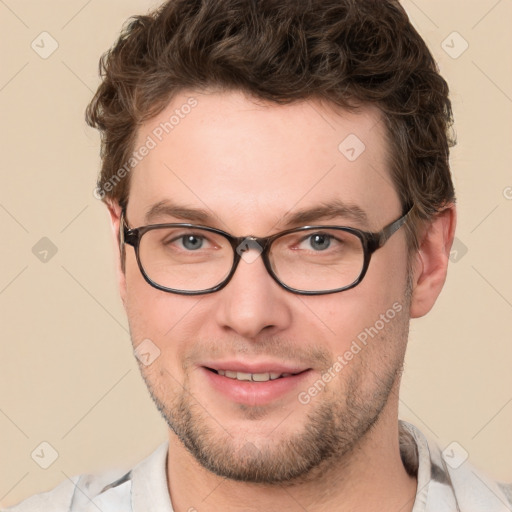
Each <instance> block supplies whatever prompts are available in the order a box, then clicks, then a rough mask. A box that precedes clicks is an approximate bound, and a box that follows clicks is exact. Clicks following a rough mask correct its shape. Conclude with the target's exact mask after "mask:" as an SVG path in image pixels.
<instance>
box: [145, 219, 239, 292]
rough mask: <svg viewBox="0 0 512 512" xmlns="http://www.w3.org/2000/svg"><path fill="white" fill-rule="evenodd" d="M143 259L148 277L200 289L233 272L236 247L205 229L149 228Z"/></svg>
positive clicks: (184, 288) (176, 286)
mask: <svg viewBox="0 0 512 512" xmlns="http://www.w3.org/2000/svg"><path fill="white" fill-rule="evenodd" d="M139 258H140V262H141V265H142V267H143V269H144V272H145V273H146V275H147V277H149V279H150V280H151V281H153V282H154V283H156V284H158V285H160V286H163V287H165V288H171V289H174V290H181V291H200V290H207V289H209V288H213V287H215V286H217V285H218V284H219V283H221V282H222V281H223V280H224V279H225V278H226V277H227V275H228V274H229V272H230V270H231V267H232V265H233V258H234V255H233V249H232V247H231V245H230V244H229V242H228V240H227V239H226V238H224V237H223V236H221V235H219V234H217V233H214V232H211V231H208V230H205V229H201V228H190V227H171V228H155V229H151V230H149V231H146V233H144V234H143V235H142V237H141V239H140V243H139Z"/></svg>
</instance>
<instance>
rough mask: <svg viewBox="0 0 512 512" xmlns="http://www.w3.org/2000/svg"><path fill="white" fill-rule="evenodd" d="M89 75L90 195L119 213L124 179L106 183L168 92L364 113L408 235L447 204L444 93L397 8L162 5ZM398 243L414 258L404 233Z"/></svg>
mask: <svg viewBox="0 0 512 512" xmlns="http://www.w3.org/2000/svg"><path fill="white" fill-rule="evenodd" d="M99 67H100V75H101V77H102V83H101V84H100V86H99V88H98V90H97V92H96V94H95V96H94V98H93V99H92V101H91V103H90V104H89V106H88V107H87V111H86V120H87V123H88V124H89V125H90V126H92V127H95V128H98V129H99V130H100V132H101V135H102V149H101V157H102V167H101V173H100V176H99V180H98V190H99V191H100V196H101V197H102V199H104V200H116V201H117V202H119V204H120V205H121V206H122V207H126V205H127V202H128V191H129V175H127V176H126V178H124V179H123V180H119V179H117V182H114V183H115V186H112V184H113V181H112V180H113V179H115V178H116V173H117V172H118V170H119V169H121V167H122V166H124V165H125V163H126V162H127V161H128V160H129V158H130V156H131V153H132V152H133V150H134V144H135V138H136V134H137V128H138V127H139V126H140V124H141V123H142V122H144V121H146V120H148V119H150V118H151V117H153V116H155V115H157V114H158V113H159V112H161V111H162V110H163V109H164V108H165V107H166V106H167V105H168V103H169V101H170V100H171V99H172V98H173V96H175V95H176V93H177V92H179V91H180V90H184V89H187V90H190V89H192V90H204V89H211V88H214V89H216V88H218V89H221V90H241V91H244V92H246V93H249V94H250V95H251V96H253V97H255V98H259V99H262V100H266V101H269V102H274V103H280V104H284V103H290V102H294V101H300V100H307V99H310V98H316V99H320V100H326V101H327V102H330V103H331V104H335V105H339V106H341V107H343V108H347V109H355V108H357V105H358V104H375V105H377V106H378V108H379V109H380V111H381V112H382V114H383V118H384V121H385V123H386V127H387V130H386V132H387V137H388V141H389V146H390V168H391V175H392V179H393V181H394V184H395V186H396V189H397V192H398V194H399V197H400V200H401V202H402V206H403V208H405V207H406V206H407V205H411V204H414V205H415V209H414V211H413V222H412V223H411V224H412V225H413V226H415V225H417V224H418V223H419V222H421V221H422V220H429V219H430V218H431V217H432V216H433V215H434V214H435V213H436V212H438V211H439V210H440V209H442V208H443V207H444V206H445V205H447V204H449V203H451V202H453V201H454V200H455V199H454V190H453V184H452V180H451V176H450V170H449V161H448V159H449V148H450V146H451V145H452V144H453V141H452V139H451V137H450V135H449V130H450V128H451V125H452V110H451V103H450V100H449V98H448V86H447V84H446V82H445V80H444V79H443V78H442V77H441V76H440V75H439V73H438V70H437V66H436V63H435V61H434V59H433V57H432V55H431V53H430V51H429V50H428V48H427V46H426V44H425V42H424V41H423V39H422V38H421V37H420V35H419V34H418V33H417V31H416V30H415V29H414V27H413V26H412V25H411V23H410V21H409V19H408V17H407V14H406V13H405V11H404V9H403V8H402V7H401V5H400V4H399V2H398V1H397V0H309V1H307V0H169V1H168V2H166V3H165V4H163V5H162V6H161V7H160V8H158V9H157V10H155V11H154V12H152V13H149V14H148V15H141V16H134V17H132V18H131V19H130V20H129V21H128V23H127V24H126V25H125V27H124V29H123V31H122V33H121V35H120V37H119V39H118V40H117V41H116V43H115V44H114V46H113V47H112V48H111V49H110V50H109V51H108V52H106V53H105V54H104V55H103V56H102V58H101V60H100V66H99ZM125 174H126V172H124V173H123V177H124V176H125ZM118 177H119V176H117V178H118ZM109 183H110V185H109V186H108V187H107V186H106V185H107V184H109ZM408 239H409V245H410V247H411V248H412V247H414V248H416V247H417V240H416V232H415V230H414V229H412V230H411V231H409V232H408Z"/></svg>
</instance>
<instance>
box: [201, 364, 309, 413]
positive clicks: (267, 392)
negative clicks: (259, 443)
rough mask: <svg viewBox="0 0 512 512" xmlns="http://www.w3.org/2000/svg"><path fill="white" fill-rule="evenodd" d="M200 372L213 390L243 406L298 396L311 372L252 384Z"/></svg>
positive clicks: (214, 373)
mask: <svg viewBox="0 0 512 512" xmlns="http://www.w3.org/2000/svg"><path fill="white" fill-rule="evenodd" d="M201 371H202V373H204V374H205V377H206V379H208V381H209V383H210V385H211V386H212V387H213V388H214V389H216V390H217V391H220V392H221V393H222V394H224V395H226V396H227V397H228V398H230V399H231V400H232V401H233V402H236V403H239V404H245V405H265V404H269V403H271V402H273V401H274V400H277V399H278V398H280V397H282V396H283V395H286V394H289V393H291V392H293V391H296V392H297V394H298V390H297V388H301V389H302V387H305V384H304V383H305V382H306V380H307V379H308V377H309V374H310V372H311V370H306V371H304V372H302V373H299V374H297V375H290V376H289V377H281V378H279V379H274V380H267V381H265V382H253V381H247V380H238V379H230V378H229V377H225V376H224V375H219V374H218V373H216V372H213V371H211V370H208V369H206V368H205V367H201Z"/></svg>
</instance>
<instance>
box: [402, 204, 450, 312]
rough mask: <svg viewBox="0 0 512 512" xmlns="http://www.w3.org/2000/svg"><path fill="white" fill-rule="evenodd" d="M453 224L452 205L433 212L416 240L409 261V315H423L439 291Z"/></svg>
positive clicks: (448, 251)
mask: <svg viewBox="0 0 512 512" xmlns="http://www.w3.org/2000/svg"><path fill="white" fill-rule="evenodd" d="M455 225H456V210H455V205H454V204H450V205H448V206H447V207H445V208H444V209H443V210H442V211H441V212H439V213H437V214H436V215H435V217H434V218H433V219H432V221H431V222H430V223H429V224H428V226H427V227H426V229H425V231H424V232H423V234H422V236H421V239H420V241H419V249H418V251H417V253H416V256H415V258H416V260H415V262H414V265H413V269H412V272H413V277H412V281H413V282H412V298H411V311H410V312H411V318H419V317H421V316H424V315H426V314H427V313H428V312H429V311H430V310H431V309H432V307H433V306H434V304H435V302H436V300H437V297H438V296H439V294H440V293H441V290H442V288H443V285H444V282H445V280H446V273H447V270H448V262H449V256H450V249H451V246H452V243H453V237H454V234H455Z"/></svg>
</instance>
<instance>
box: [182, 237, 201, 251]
mask: <svg viewBox="0 0 512 512" xmlns="http://www.w3.org/2000/svg"><path fill="white" fill-rule="evenodd" d="M203 242H204V238H203V237H202V236H196V235H183V236H182V237H181V243H182V244H183V247H185V249H188V250H190V251H194V250H197V249H201V247H202V246H203Z"/></svg>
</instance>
